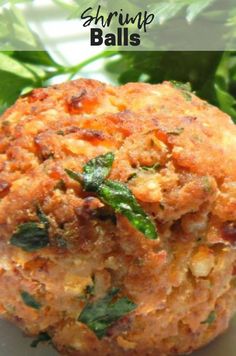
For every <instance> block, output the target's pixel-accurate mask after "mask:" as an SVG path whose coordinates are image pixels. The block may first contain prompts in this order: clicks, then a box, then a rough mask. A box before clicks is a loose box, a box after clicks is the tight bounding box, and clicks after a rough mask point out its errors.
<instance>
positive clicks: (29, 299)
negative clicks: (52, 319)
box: [20, 291, 42, 310]
mask: <svg viewBox="0 0 236 356" xmlns="http://www.w3.org/2000/svg"><path fill="white" fill-rule="evenodd" d="M20 295H21V298H22V300H23V302H24V303H25V305H27V306H28V307H30V308H33V309H37V310H39V309H40V308H41V306H42V305H41V303H39V302H38V301H37V300H36V299H35V298H34V297H33V296H32V295H31V294H29V293H28V292H25V291H22V292H21V293H20Z"/></svg>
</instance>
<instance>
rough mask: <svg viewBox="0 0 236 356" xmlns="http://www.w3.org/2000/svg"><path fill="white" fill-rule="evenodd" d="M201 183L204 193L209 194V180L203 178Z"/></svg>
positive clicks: (210, 187)
mask: <svg viewBox="0 0 236 356" xmlns="http://www.w3.org/2000/svg"><path fill="white" fill-rule="evenodd" d="M202 182H203V190H204V191H205V192H206V193H210V192H211V189H212V186H211V183H210V180H209V178H208V177H203V178H202Z"/></svg>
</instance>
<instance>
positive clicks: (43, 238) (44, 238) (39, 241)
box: [10, 208, 49, 252]
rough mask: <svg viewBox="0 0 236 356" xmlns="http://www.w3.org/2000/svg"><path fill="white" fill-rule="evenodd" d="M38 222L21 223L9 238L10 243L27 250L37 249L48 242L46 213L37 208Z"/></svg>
mask: <svg viewBox="0 0 236 356" xmlns="http://www.w3.org/2000/svg"><path fill="white" fill-rule="evenodd" d="M37 215H38V218H39V220H40V222H27V223H24V224H21V225H20V226H19V227H18V229H17V231H16V232H15V233H14V234H13V235H12V237H11V239H10V243H11V245H14V246H17V247H19V248H22V250H24V251H27V252H33V251H37V250H39V249H41V248H43V247H46V246H48V244H49V234H48V228H49V221H48V219H47V217H46V215H45V214H44V213H43V212H42V211H41V210H40V209H39V208H37Z"/></svg>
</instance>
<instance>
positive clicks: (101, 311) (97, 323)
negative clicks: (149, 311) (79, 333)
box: [78, 288, 137, 339]
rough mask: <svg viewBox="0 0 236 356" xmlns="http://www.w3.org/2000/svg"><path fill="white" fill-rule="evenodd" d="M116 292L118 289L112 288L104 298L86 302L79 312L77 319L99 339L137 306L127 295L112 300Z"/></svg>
mask: <svg viewBox="0 0 236 356" xmlns="http://www.w3.org/2000/svg"><path fill="white" fill-rule="evenodd" d="M118 293H119V289H117V288H112V289H111V290H110V291H109V292H108V293H107V295H106V296H105V297H104V298H102V299H99V300H97V301H94V302H92V303H90V302H89V303H87V304H86V305H85V307H84V309H83V310H82V312H81V313H80V316H79V318H78V321H80V322H81V323H83V324H86V325H87V326H88V327H89V328H90V329H91V330H92V331H93V332H94V333H95V334H96V336H97V337H98V338H99V339H101V338H103V337H104V336H106V334H107V331H108V329H109V328H110V327H111V326H112V325H113V324H114V323H115V322H116V321H118V320H119V319H120V318H122V317H123V316H125V315H126V314H128V313H130V312H132V311H133V310H135V309H136V307H137V305H136V304H135V303H133V302H132V301H131V300H129V299H128V298H127V297H123V298H120V299H116V300H113V299H114V298H115V297H116V296H117V294H118Z"/></svg>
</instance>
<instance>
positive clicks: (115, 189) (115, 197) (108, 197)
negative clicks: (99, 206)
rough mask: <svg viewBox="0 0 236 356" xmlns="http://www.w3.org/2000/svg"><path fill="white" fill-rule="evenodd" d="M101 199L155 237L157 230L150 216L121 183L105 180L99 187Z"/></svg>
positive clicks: (137, 227) (136, 226)
mask: <svg viewBox="0 0 236 356" xmlns="http://www.w3.org/2000/svg"><path fill="white" fill-rule="evenodd" d="M98 195H99V197H100V198H101V200H102V201H103V202H104V203H106V204H108V205H109V206H111V207H112V208H113V209H114V210H115V212H116V213H120V214H122V215H124V216H125V217H127V219H128V220H129V221H130V223H131V224H132V225H133V226H134V227H135V228H136V229H137V230H139V231H140V232H142V233H143V234H144V235H145V236H146V237H148V238H149V239H151V240H155V239H156V238H157V231H156V227H155V225H154V223H153V222H152V220H151V218H150V217H149V216H148V215H147V214H146V213H145V212H144V210H143V209H142V208H141V206H140V205H139V204H138V202H137V201H136V199H135V197H134V195H133V194H132V192H131V191H130V189H129V188H128V187H127V186H126V185H124V184H123V183H120V182H116V181H111V180H106V181H105V182H104V183H103V184H102V185H101V186H100V188H99V191H98Z"/></svg>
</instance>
